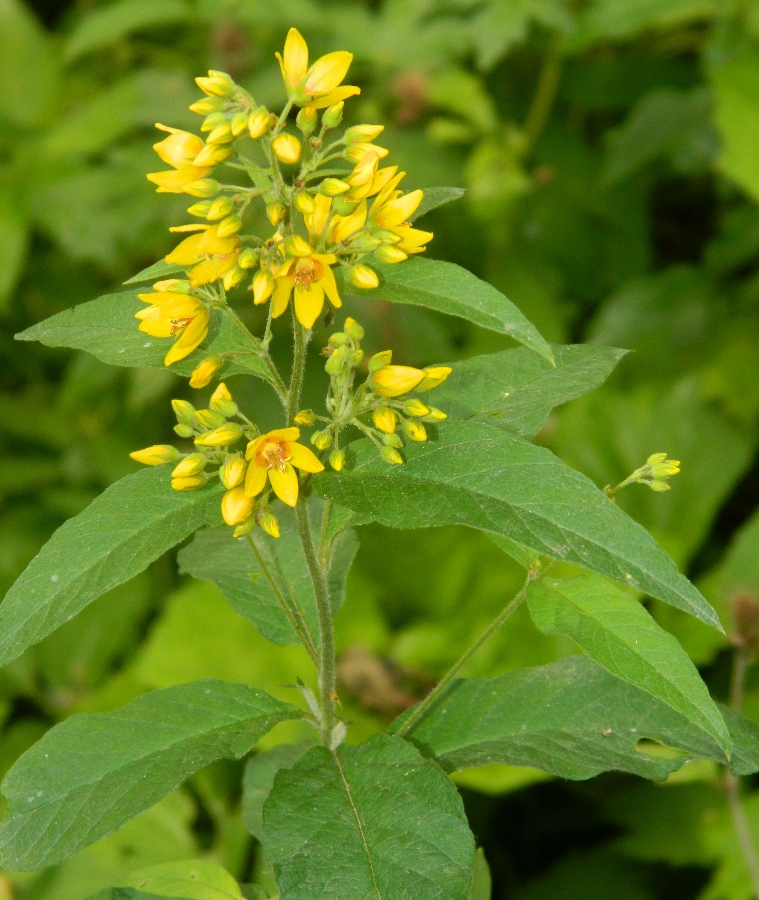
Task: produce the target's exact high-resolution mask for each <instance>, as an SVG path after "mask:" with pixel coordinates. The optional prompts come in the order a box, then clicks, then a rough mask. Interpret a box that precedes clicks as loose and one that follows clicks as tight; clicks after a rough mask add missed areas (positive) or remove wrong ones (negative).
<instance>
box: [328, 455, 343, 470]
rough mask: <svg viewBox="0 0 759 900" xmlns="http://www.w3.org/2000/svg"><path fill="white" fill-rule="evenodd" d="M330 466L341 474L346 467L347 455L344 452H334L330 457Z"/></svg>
mask: <svg viewBox="0 0 759 900" xmlns="http://www.w3.org/2000/svg"><path fill="white" fill-rule="evenodd" d="M329 464H330V465H331V466H332V468H333V469H334V470H335V471H336V472H339V471H340V470H341V469H342V468H343V466H344V465H345V453H344V451H343V450H333V451H332V452H331V453H330V455H329Z"/></svg>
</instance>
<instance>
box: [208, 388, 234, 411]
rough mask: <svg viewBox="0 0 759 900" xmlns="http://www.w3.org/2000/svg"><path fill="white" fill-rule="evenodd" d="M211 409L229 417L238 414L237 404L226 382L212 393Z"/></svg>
mask: <svg viewBox="0 0 759 900" xmlns="http://www.w3.org/2000/svg"><path fill="white" fill-rule="evenodd" d="M211 409H214V410H216V412H218V413H219V414H220V415H222V416H225V417H226V418H228V419H230V418H232V416H236V415H237V404H236V403H235V401H234V400H233V399H232V395H231V394H230V393H229V391H228V390H227V386H226V385H225V384H224V383H222V384H220V385H219V386H218V387H217V388H216V390H215V391H214V392H213V394H212V395H211Z"/></svg>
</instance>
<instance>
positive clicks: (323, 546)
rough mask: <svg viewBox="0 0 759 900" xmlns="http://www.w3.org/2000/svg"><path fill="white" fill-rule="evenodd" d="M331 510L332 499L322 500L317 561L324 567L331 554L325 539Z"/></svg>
mask: <svg viewBox="0 0 759 900" xmlns="http://www.w3.org/2000/svg"><path fill="white" fill-rule="evenodd" d="M331 511H332V501H331V500H325V501H324V512H323V513H322V530H321V534H320V535H319V562H321V564H322V565H323V566H324V567H325V568H326V566H327V563H328V562H329V558H330V556H331V555H332V554H331V552H330V551H331V549H332V548H331V546H329V542H328V540H327V533H328V531H329V514H330V512H331Z"/></svg>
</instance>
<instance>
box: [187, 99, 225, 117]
mask: <svg viewBox="0 0 759 900" xmlns="http://www.w3.org/2000/svg"><path fill="white" fill-rule="evenodd" d="M222 109H224V100H223V98H222V97H203V99H202V100H196V101H195V102H194V103H192V104H191V105H190V112H194V113H198V115H201V116H207V115H208V114H209V113H212V112H220V111H221V110H222Z"/></svg>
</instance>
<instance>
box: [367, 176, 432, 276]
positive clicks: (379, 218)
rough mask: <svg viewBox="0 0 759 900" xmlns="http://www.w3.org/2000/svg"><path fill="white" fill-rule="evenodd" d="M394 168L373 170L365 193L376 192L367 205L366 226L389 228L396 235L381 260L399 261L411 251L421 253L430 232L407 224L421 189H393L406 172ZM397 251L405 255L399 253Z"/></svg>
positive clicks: (420, 200) (418, 199)
mask: <svg viewBox="0 0 759 900" xmlns="http://www.w3.org/2000/svg"><path fill="white" fill-rule="evenodd" d="M396 168H397V167H395V166H392V167H390V168H388V169H381V170H380V171H379V172H377V177H376V178H375V180H374V183H373V184H372V189H371V192H370V194H369V196H373V195H374V194H375V193H376V197H375V199H374V202H373V203H372V205H371V207H370V209H369V216H368V218H369V223H370V227H372V228H377V229H383V230H384V231H389V232H391V233H392V234H395V235H396V237H397V238H398V240H396V241H395V242H394V244H393V251H394V252H393V251H391V253H390V254H389V256H390V258H388V259H385V262H402V261H403V259H405V257H406V256H408V255H410V254H412V253H422V252H423V251H424V250H425V249H426V245H427V244H428V243H429V242H430V241H431V240H432V238H433V234H432V232H430V231H421V230H420V229H418V228H412V227H411V225H410V224H409V222H408V219H409V216H411V215H412V214H413V213H414V212H416V210H417V209H418V208H419V204H420V203H421V202H422V197H423V196H424V193H423V191H420V190H416V191H411V192H410V193H408V194H403V193H402V192H401V191H399V190H397V186H398V183H399V182H400V180H401V179H402V178H403V177H404V176H405V174H406V173H405V172H399V173H398V174H394V170H395V169H396ZM385 249H386V251H387V248H385ZM398 251H401V252H402V253H404V254H405V256H403V257H401V256H400V253H398Z"/></svg>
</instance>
